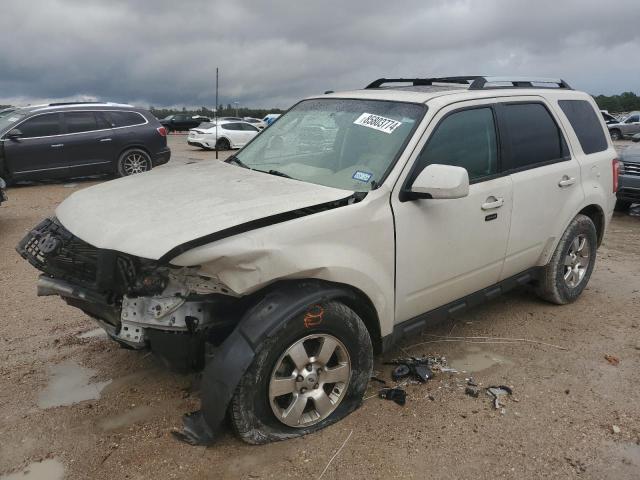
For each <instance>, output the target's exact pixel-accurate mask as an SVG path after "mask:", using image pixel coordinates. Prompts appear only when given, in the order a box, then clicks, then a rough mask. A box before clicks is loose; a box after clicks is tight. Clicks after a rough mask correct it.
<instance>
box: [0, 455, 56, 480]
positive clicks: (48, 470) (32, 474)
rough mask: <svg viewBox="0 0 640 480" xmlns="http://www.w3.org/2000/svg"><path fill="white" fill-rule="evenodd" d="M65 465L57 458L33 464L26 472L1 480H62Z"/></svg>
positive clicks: (3, 476) (2, 477)
mask: <svg viewBox="0 0 640 480" xmlns="http://www.w3.org/2000/svg"><path fill="white" fill-rule="evenodd" d="M63 478H64V465H63V464H62V462H61V461H60V460H58V459H56V458H50V459H47V460H43V461H41V462H33V463H31V464H29V466H28V467H26V468H25V469H24V470H22V471H20V472H16V473H10V474H8V475H2V476H0V480H62V479H63Z"/></svg>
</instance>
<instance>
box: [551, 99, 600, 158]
mask: <svg viewBox="0 0 640 480" xmlns="http://www.w3.org/2000/svg"><path fill="white" fill-rule="evenodd" d="M558 105H560V108H561V109H562V111H563V112H564V114H565V115H566V117H567V118H568V119H569V123H571V127H573V131H574V132H576V136H577V137H578V140H579V141H580V146H581V147H582V151H583V152H584V153H585V154H587V155H589V154H590V153H597V152H602V151H604V150H606V149H607V148H609V146H608V144H607V138H606V137H605V136H604V130H603V128H602V125H601V124H600V119H599V118H598V114H597V113H596V112H595V110H594V109H593V107H592V106H591V104H590V103H589V102H587V101H586V100H560V101H559V102H558Z"/></svg>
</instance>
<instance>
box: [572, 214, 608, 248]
mask: <svg viewBox="0 0 640 480" xmlns="http://www.w3.org/2000/svg"><path fill="white" fill-rule="evenodd" d="M578 213H579V214H582V215H586V216H587V217H589V218H590V219H591V221H592V222H593V224H594V225H595V226H596V233H597V235H598V246H600V244H601V243H602V239H603V237H604V212H603V211H602V209H601V208H600V207H599V206H598V205H589V206H588V207H584V208H583V209H582V210H580V212H578Z"/></svg>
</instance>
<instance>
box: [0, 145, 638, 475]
mask: <svg viewBox="0 0 640 480" xmlns="http://www.w3.org/2000/svg"><path fill="white" fill-rule="evenodd" d="M184 141H185V139H184V137H181V136H172V137H171V138H170V142H171V146H172V148H173V150H174V159H173V160H172V161H171V162H170V163H169V165H167V166H165V167H161V168H174V167H175V166H177V165H178V164H179V163H185V162H189V161H211V160H213V159H214V155H215V154H214V153H213V152H201V151H198V150H195V149H192V148H190V147H187V146H186V145H184ZM97 181H101V180H91V181H87V180H84V181H77V182H76V181H72V182H70V183H51V184H44V185H29V186H18V187H14V188H11V189H9V192H8V193H9V202H7V203H6V204H3V205H2V206H1V207H0V307H1V312H2V314H1V315H0V327H1V328H0V478H2V479H4V478H21V479H25V480H26V479H36V478H43V479H45V478H46V479H59V478H68V479H84V478H95V479H111V478H128V479H148V478H190V479H205V478H222V479H226V478H229V479H231V478H234V479H235V478H252V479H253V478H301V477H306V478H318V477H320V476H321V474H322V473H323V471H324V475H323V476H322V478H325V479H331V478H341V479H351V478H427V477H429V478H472V477H473V478H475V479H484V478H487V479H495V478H542V477H556V478H574V477H580V478H588V479H602V478H611V479H627V478H628V479H632V478H635V479H637V478H640V388H638V382H637V379H638V376H637V365H638V361H639V360H640V330H639V326H640V318H639V317H640V315H639V314H638V312H639V311H640V295H639V291H640V268H639V267H640V217H638V216H633V215H628V214H625V215H622V214H616V215H615V216H614V219H613V222H612V224H611V227H610V229H609V231H608V233H607V235H606V237H605V240H604V244H603V246H602V247H601V248H600V250H599V251H598V262H597V266H596V269H595V271H594V274H593V276H592V278H591V282H590V283H589V286H588V288H587V290H586V291H585V292H584V294H583V295H582V296H581V298H580V299H579V300H578V301H577V302H576V303H574V304H572V305H568V306H563V307H558V306H554V305H549V304H546V303H544V302H541V301H539V300H538V299H537V298H536V297H535V296H534V295H533V294H532V293H531V292H530V291H528V290H527V289H522V290H519V291H515V292H512V293H510V294H508V295H506V296H504V297H502V298H499V299H497V300H495V301H493V302H491V303H489V304H486V305H484V306H482V307H480V308H476V309H475V310H473V311H470V312H467V313H465V314H463V315H461V316H460V317H459V318H457V319H456V320H455V321H451V322H449V323H448V324H446V325H442V326H440V327H438V328H434V329H431V330H429V331H427V332H425V334H424V335H423V336H421V337H418V338H415V339H412V341H410V342H406V343H404V344H403V345H402V348H404V349H405V350H408V351H410V353H411V354H415V355H421V354H426V353H431V354H440V355H445V356H446V357H447V359H449V362H450V364H452V365H454V366H455V367H457V368H458V369H461V370H466V371H467V372H468V373H460V374H458V375H454V374H439V375H438V376H437V377H436V378H434V379H433V380H431V381H430V382H429V383H427V384H426V385H408V386H407V391H408V399H407V404H406V406H404V407H401V406H398V405H396V404H395V403H393V402H389V401H385V400H380V399H378V398H375V393H376V391H377V389H378V388H379V387H378V385H376V384H372V385H371V386H370V387H369V390H370V393H369V394H368V395H371V396H372V398H368V399H367V400H366V401H365V403H364V405H363V406H362V408H360V409H359V410H357V411H356V412H355V413H353V414H352V415H350V416H349V417H348V418H347V419H345V420H344V421H342V422H339V423H337V424H336V425H333V426H331V427H329V428H327V429H325V430H323V431H322V432H319V433H317V434H314V435H311V436H308V437H305V438H300V439H296V440H290V441H286V442H281V443H276V444H270V445H265V446H259V447H252V446H248V445H245V444H243V443H242V442H241V441H239V440H238V439H236V438H235V437H234V436H233V435H232V434H231V433H230V432H227V433H226V434H225V435H224V437H223V439H222V440H221V441H220V442H219V443H217V444H216V445H215V446H213V447H209V448H204V447H191V446H187V445H185V444H182V443H179V442H177V441H176V440H175V439H174V438H173V437H172V435H171V434H170V430H171V429H172V428H174V427H179V426H180V424H181V414H182V413H185V412H188V411H191V410H195V409H197V408H198V405H199V402H198V394H197V391H196V387H195V385H197V377H196V376H195V375H192V376H181V375H177V374H172V373H170V372H167V371H166V370H164V369H163V368H162V367H161V366H160V365H158V362H157V361H156V360H155V359H154V357H153V356H151V355H148V354H146V353H145V352H134V351H129V350H125V349H122V348H119V347H118V346H117V345H116V344H115V343H114V342H111V341H109V340H107V339H106V338H105V337H104V336H102V335H99V334H98V333H97V332H96V331H95V325H94V324H93V323H92V321H91V320H90V319H89V318H88V317H87V316H85V315H83V314H82V313H81V312H80V311H78V310H76V309H73V308H71V307H68V306H67V305H66V304H64V302H62V301H61V300H60V299H58V298H54V297H42V298H39V297H36V295H35V280H36V277H37V272H36V270H35V269H33V268H32V267H31V266H29V265H28V264H27V263H26V262H25V261H23V260H22V259H21V258H19V256H18V255H17V254H16V252H15V250H14V247H15V245H16V243H17V242H18V241H19V240H20V239H21V238H22V236H23V235H24V234H25V233H26V232H27V231H28V230H29V229H30V228H31V227H33V226H34V225H35V224H36V223H38V222H39V221H40V220H41V219H42V218H43V217H45V216H47V215H51V214H52V213H53V211H54V209H55V207H56V205H57V204H58V203H60V202H61V201H62V200H64V198H65V197H67V196H68V195H69V194H70V193H72V192H73V191H76V190H78V189H80V188H85V187H88V186H90V185H92V184H94V183H96V182H97ZM132 208H134V207H132ZM639 213H640V212H639ZM433 335H440V336H445V337H447V338H444V339H438V338H436V337H434V336H433ZM474 336H475V337H477V336H489V337H507V338H513V339H528V340H534V341H538V342H544V343H546V344H552V345H555V346H558V347H562V349H560V348H556V347H555V346H550V345H544V344H541V343H532V342H514V341H500V342H498V341H495V342H492V343H487V344H480V343H473V342H472V341H466V342H460V341H453V340H456V339H455V338H453V337H474ZM422 342H427V343H423V344H422V345H417V346H415V344H418V343H422ZM402 354H403V353H402V351H401V350H400V349H398V350H396V351H395V352H391V353H390V354H389V355H387V356H386V357H385V358H384V359H383V358H379V359H377V365H376V368H377V370H378V375H379V376H381V377H384V378H386V379H387V380H388V379H389V370H390V368H391V367H388V366H386V365H383V364H382V362H383V361H384V360H388V359H391V358H394V357H397V356H401V355H402ZM605 355H612V356H614V357H616V358H617V359H619V363H618V364H617V365H615V364H612V363H610V362H609V361H607V360H606V359H605ZM612 361H614V360H612ZM614 363H615V361H614ZM470 375H473V377H474V378H475V380H476V381H477V382H479V383H480V384H481V386H482V387H486V386H489V385H505V384H506V385H510V386H511V387H512V388H513V396H512V397H510V398H507V399H506V400H505V401H504V403H505V406H504V412H503V413H501V412H500V411H499V410H494V409H493V407H492V405H491V401H490V399H489V397H488V396H486V395H485V394H484V393H482V394H481V395H480V397H479V398H472V397H469V396H466V395H465V394H464V387H465V384H466V382H465V378H467V377H469V376H470ZM101 389H102V390H101ZM100 390H101V391H100ZM82 398H85V399H86V398H88V400H81V401H78V400H80V399H82ZM60 404H63V405H62V406H55V405H60ZM346 439H348V440H347V441H346V443H344V442H345V440H346ZM343 444H344V446H343V448H342V449H341V450H340V452H339V454H338V455H337V456H336V457H335V459H334V460H333V461H332V462H331V464H330V465H329V466H328V468H326V467H327V465H328V463H329V461H330V459H331V458H332V457H333V456H334V454H335V453H336V451H338V449H339V448H340V447H341V446H342V445H343ZM325 468H326V471H325Z"/></svg>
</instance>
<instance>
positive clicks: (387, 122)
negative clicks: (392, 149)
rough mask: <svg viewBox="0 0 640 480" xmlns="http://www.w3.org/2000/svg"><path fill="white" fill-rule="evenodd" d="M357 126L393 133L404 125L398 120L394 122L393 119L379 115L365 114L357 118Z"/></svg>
mask: <svg viewBox="0 0 640 480" xmlns="http://www.w3.org/2000/svg"><path fill="white" fill-rule="evenodd" d="M353 123H354V124H356V125H362V126H363V127H367V128H373V129H374V130H379V131H380V132H385V133H393V131H394V130H395V129H396V128H398V127H399V126H400V125H402V122H399V121H397V120H393V119H391V118H385V117H381V116H379V115H374V114H373V113H363V114H362V115H360V116H359V117H358V118H356V120H355V122H353Z"/></svg>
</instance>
